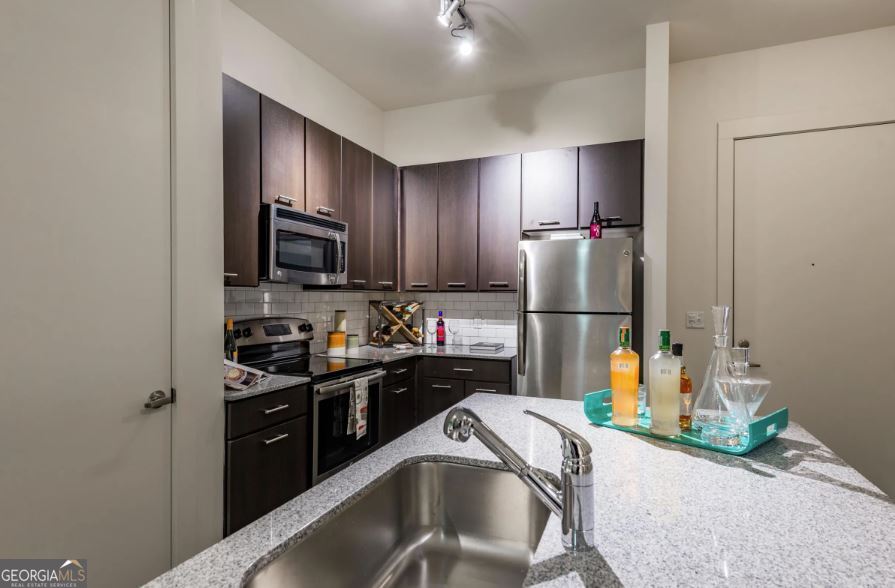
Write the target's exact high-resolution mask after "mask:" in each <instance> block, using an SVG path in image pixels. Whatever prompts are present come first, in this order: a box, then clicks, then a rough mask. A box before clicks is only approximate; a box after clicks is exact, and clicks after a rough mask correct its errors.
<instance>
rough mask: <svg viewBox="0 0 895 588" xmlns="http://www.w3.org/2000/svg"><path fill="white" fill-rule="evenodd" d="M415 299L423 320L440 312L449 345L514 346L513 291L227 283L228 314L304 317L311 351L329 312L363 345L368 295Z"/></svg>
mask: <svg viewBox="0 0 895 588" xmlns="http://www.w3.org/2000/svg"><path fill="white" fill-rule="evenodd" d="M383 299H385V300H418V301H420V302H422V303H423V304H424V305H425V309H426V317H427V319H432V320H434V317H436V316H437V315H438V311H439V310H442V311H444V316H445V322H446V323H447V326H448V327H450V326H451V325H453V326H454V328H455V330H456V333H455V334H452V333H450V328H449V329H448V331H449V332H448V335H447V338H448V344H451V343H462V344H465V345H468V344H470V343H475V342H477V341H488V342H494V343H503V344H504V345H505V346H506V347H515V346H516V318H515V310H516V294H515V293H514V292H478V293H477V292H400V293H398V292H339V291H331V290H323V291H321V290H304V289H302V287H301V286H299V285H293V284H270V283H263V284H261V285H260V286H259V287H257V288H225V296H224V303H225V304H224V314H225V316H226V318H232V319H234V320H243V319H248V318H258V317H265V316H295V317H302V318H306V319H308V320H309V321H311V323H312V324H313V325H314V331H315V333H316V337H315V339H314V341H313V342H312V344H311V351H312V352H313V353H319V352H322V351H325V349H326V331H328V330H330V329H331V328H332V321H333V312H334V311H336V310H344V311H346V313H347V317H348V332H349V333H357V334H358V335H359V339H360V343H361V345H366V344H367V342H368V341H369V335H370V333H369V318H370V309H369V301H370V300H383Z"/></svg>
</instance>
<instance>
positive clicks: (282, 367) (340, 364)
mask: <svg viewBox="0 0 895 588" xmlns="http://www.w3.org/2000/svg"><path fill="white" fill-rule="evenodd" d="M381 364H382V362H380V361H376V360H373V359H358V358H354V357H349V358H341V357H326V356H322V355H304V356H301V357H293V358H289V359H284V360H279V361H276V362H269V363H265V362H257V363H255V365H253V366H252V367H255V368H257V369H259V370H262V371H265V372H267V373H268V374H280V375H287V376H303V377H306V378H311V380H312V381H313V382H322V381H325V380H333V379H336V378H342V377H344V376H349V375H351V374H355V373H361V372H365V371H369V370H371V369H373V368H375V367H378V366H379V365H381Z"/></svg>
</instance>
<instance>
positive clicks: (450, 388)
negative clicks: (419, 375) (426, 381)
mask: <svg viewBox="0 0 895 588" xmlns="http://www.w3.org/2000/svg"><path fill="white" fill-rule="evenodd" d="M432 387H433V388H438V389H439V390H453V388H454V387H453V386H445V385H444V384H432Z"/></svg>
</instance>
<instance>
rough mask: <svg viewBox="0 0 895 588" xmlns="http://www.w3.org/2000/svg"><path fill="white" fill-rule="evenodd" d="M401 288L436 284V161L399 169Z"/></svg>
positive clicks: (419, 287)
mask: <svg viewBox="0 0 895 588" xmlns="http://www.w3.org/2000/svg"><path fill="white" fill-rule="evenodd" d="M401 189H402V198H401V206H402V207H403V209H402V214H401V242H402V246H401V250H402V251H403V252H404V266H403V267H404V277H403V285H402V287H403V289H404V290H435V289H436V288H437V287H438V265H437V264H438V164H435V163H433V164H429V165H413V166H410V167H405V168H402V169H401Z"/></svg>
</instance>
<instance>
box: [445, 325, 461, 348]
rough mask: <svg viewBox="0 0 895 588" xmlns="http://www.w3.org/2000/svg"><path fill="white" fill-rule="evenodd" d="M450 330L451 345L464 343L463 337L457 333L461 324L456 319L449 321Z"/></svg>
mask: <svg viewBox="0 0 895 588" xmlns="http://www.w3.org/2000/svg"><path fill="white" fill-rule="evenodd" d="M448 332H449V333H450V334H451V345H463V337H462V336H459V335H457V333H459V332H460V326H459V325H458V324H457V322H456V321H448Z"/></svg>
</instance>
